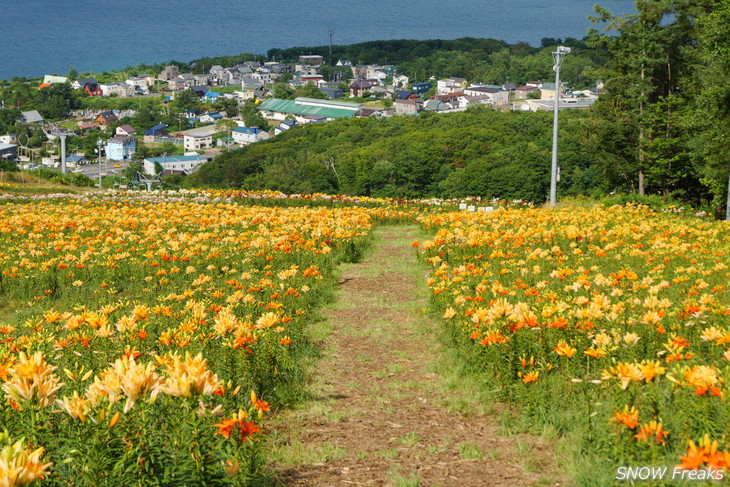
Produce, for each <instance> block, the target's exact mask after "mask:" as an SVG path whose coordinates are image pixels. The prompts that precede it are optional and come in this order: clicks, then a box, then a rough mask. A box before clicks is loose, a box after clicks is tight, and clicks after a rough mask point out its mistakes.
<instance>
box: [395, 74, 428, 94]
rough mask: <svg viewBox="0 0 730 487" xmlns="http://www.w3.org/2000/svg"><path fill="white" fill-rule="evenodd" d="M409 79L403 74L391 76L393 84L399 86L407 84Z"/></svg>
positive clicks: (403, 86)
mask: <svg viewBox="0 0 730 487" xmlns="http://www.w3.org/2000/svg"><path fill="white" fill-rule="evenodd" d="M409 81H410V80H409V78H408V76H406V75H405V74H396V75H395V76H393V84H394V85H395V86H398V87H400V88H406V87H407V86H408V83H409ZM426 91H428V90H426Z"/></svg>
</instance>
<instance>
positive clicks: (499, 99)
mask: <svg viewBox="0 0 730 487" xmlns="http://www.w3.org/2000/svg"><path fill="white" fill-rule="evenodd" d="M464 95H466V96H471V97H482V96H486V97H487V98H488V99H489V100H490V104H491V105H492V106H495V107H497V106H502V105H509V92H508V91H504V90H502V89H501V88H500V89H496V88H486V87H479V86H478V87H473V86H470V87H469V88H467V89H465V90H464Z"/></svg>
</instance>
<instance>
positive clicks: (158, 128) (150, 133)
mask: <svg viewBox="0 0 730 487" xmlns="http://www.w3.org/2000/svg"><path fill="white" fill-rule="evenodd" d="M166 135H167V124H164V123H158V124H157V125H155V126H154V127H151V128H149V129H148V130H147V131H146V132H145V133H144V141H145V142H154V141H155V137H164V136H166Z"/></svg>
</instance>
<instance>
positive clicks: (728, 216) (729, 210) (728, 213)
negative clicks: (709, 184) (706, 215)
mask: <svg viewBox="0 0 730 487" xmlns="http://www.w3.org/2000/svg"><path fill="white" fill-rule="evenodd" d="M725 220H726V221H729V222H730V176H729V177H728V179H727V201H726V202H725Z"/></svg>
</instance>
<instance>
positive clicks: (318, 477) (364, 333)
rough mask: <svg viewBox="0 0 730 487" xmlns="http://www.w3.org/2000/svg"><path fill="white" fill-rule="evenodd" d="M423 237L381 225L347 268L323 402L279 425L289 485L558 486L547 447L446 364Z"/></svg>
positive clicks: (282, 467) (335, 307)
mask: <svg viewBox="0 0 730 487" xmlns="http://www.w3.org/2000/svg"><path fill="white" fill-rule="evenodd" d="M418 232H419V230H418V228H416V227H414V226H409V227H382V228H380V229H378V230H377V232H376V237H377V241H376V243H375V246H376V248H375V250H374V252H372V253H371V254H369V255H368V256H367V257H366V258H365V260H364V261H363V262H361V263H358V264H352V265H347V266H345V267H344V268H343V270H342V276H341V280H340V289H339V290H338V292H337V299H336V301H335V302H334V303H333V304H332V305H331V306H330V307H329V309H328V310H327V311H326V316H327V318H328V320H327V322H326V323H325V326H327V327H329V329H328V330H327V332H326V334H327V336H326V338H325V339H324V349H325V356H324V359H323V360H322V361H320V362H319V364H318V366H317V369H316V371H315V379H314V380H315V384H314V385H313V388H314V390H315V394H319V396H320V397H319V398H318V400H316V401H312V402H310V403H308V404H306V405H305V406H304V408H303V409H299V410H293V411H288V412H285V413H284V414H283V415H282V416H281V417H280V418H279V419H278V420H277V422H276V423H277V424H276V426H275V430H276V431H278V433H277V434H278V435H279V437H278V438H277V439H276V440H275V444H277V445H278V446H276V447H275V449H274V452H273V456H274V458H275V460H276V461H277V468H278V470H279V471H280V472H281V476H280V480H281V482H282V484H283V485H286V486H292V487H294V486H317V487H320V486H322V487H324V486H349V485H372V486H381V485H387V486H403V487H405V486H413V487H415V486H485V485H487V486H488V485H504V486H521V485H560V480H559V479H560V475H558V474H557V471H556V470H557V468H556V466H555V458H554V453H553V449H552V447H551V445H550V444H548V443H547V442H546V441H544V440H540V439H537V438H534V437H530V436H527V435H521V434H514V433H513V431H512V430H513V428H512V427H511V424H512V423H511V415H510V414H509V411H504V410H500V408H499V407H495V406H489V404H490V401H489V399H488V398H485V397H484V394H485V393H484V392H483V391H482V392H480V389H479V388H478V387H476V385H475V384H473V383H470V382H469V381H468V380H465V379H462V378H459V377H457V376H455V375H454V373H453V371H452V370H451V369H452V368H451V367H450V366H449V364H448V358H447V356H446V355H447V354H445V353H443V351H442V350H441V347H440V345H439V342H438V339H437V337H436V330H435V328H436V326H437V324H436V323H435V322H434V321H433V320H431V319H430V318H428V317H427V315H426V314H424V313H423V308H424V307H426V306H427V304H428V303H427V289H426V286H425V283H424V274H423V269H422V268H421V267H420V266H419V265H418V263H417V262H416V259H415V254H414V250H413V249H412V248H411V245H410V244H411V242H412V241H413V240H415V239H417V238H419V237H422V235H420V234H419V233H418ZM480 395H481V396H482V397H481V399H482V400H481V401H480V400H479V399H480V397H479V396H480Z"/></svg>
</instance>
